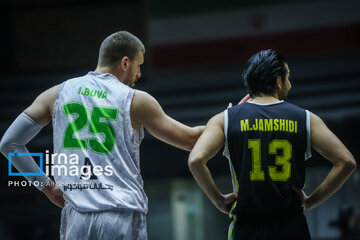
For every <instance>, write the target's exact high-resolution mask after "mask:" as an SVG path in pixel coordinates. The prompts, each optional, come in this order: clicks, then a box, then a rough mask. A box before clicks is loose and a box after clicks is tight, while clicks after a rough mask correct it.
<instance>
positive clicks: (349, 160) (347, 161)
mask: <svg viewBox="0 0 360 240" xmlns="http://www.w3.org/2000/svg"><path fill="white" fill-rule="evenodd" d="M342 163H343V164H342V165H343V168H344V169H345V170H347V171H349V172H353V171H355V169H356V161H355V158H354V157H353V156H352V155H350V156H346V157H345V158H344V160H343V161H342Z"/></svg>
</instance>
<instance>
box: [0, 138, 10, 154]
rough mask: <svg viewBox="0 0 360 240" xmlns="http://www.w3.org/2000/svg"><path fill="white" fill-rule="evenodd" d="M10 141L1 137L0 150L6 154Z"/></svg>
mask: <svg viewBox="0 0 360 240" xmlns="http://www.w3.org/2000/svg"><path fill="white" fill-rule="evenodd" d="M10 145H11V142H10V141H9V140H8V139H4V138H2V139H1V141H0V152H1V153H2V154H4V155H5V156H7V154H8V149H9V148H10Z"/></svg>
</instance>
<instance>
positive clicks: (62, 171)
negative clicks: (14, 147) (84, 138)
mask: <svg viewBox="0 0 360 240" xmlns="http://www.w3.org/2000/svg"><path fill="white" fill-rule="evenodd" d="M29 158H31V159H29ZM8 159H9V166H8V174H9V176H43V175H44V174H45V175H46V176H52V177H56V176H71V177H79V178H80V179H81V180H90V179H97V177H98V176H102V175H105V176H111V175H113V168H112V166H111V165H106V166H101V165H93V164H92V162H91V160H90V158H89V157H85V159H84V161H83V164H81V163H80V159H79V155H77V154H75V153H72V154H70V155H69V156H68V155H67V154H65V153H52V154H50V153H49V150H46V151H45V156H44V154H43V153H19V152H18V151H14V152H13V153H8ZM32 159H34V160H35V161H36V160H39V172H23V171H22V172H14V171H13V166H12V165H13V163H14V162H18V163H20V162H21V161H22V163H24V161H29V160H32Z"/></svg>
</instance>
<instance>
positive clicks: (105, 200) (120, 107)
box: [51, 72, 148, 213]
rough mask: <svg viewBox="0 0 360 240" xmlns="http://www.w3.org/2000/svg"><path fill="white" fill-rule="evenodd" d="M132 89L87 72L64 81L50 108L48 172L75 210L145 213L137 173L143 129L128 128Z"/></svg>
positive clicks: (96, 73) (143, 193)
mask: <svg viewBox="0 0 360 240" xmlns="http://www.w3.org/2000/svg"><path fill="white" fill-rule="evenodd" d="M134 92H135V90H134V89H132V88H130V87H128V86H126V85H124V84H123V83H121V82H120V81H119V80H118V79H117V78H116V77H115V76H113V75H112V74H109V73H106V74H102V73H98V72H89V73H88V74H87V75H85V76H83V77H79V78H74V79H70V80H68V81H66V82H64V83H63V84H62V85H61V87H60V90H59V93H58V96H57V99H56V101H55V104H54V109H53V130H54V153H57V154H58V155H57V156H55V157H54V164H53V166H52V169H51V174H52V175H53V176H54V178H55V181H56V183H57V184H58V186H59V187H60V188H61V189H62V191H63V193H64V197H65V199H66V201H67V202H68V203H69V204H70V205H71V206H72V207H73V208H75V209H76V210H78V211H80V212H91V211H104V210H111V209H118V208H127V209H132V210H137V211H141V212H145V213H146V212H147V206H148V199H147V196H146V194H145V192H144V190H143V180H142V177H141V175H140V162H139V147H140V142H141V140H142V138H143V135H144V134H143V129H142V128H141V130H140V131H139V132H138V131H136V130H134V129H133V128H132V125H131V119H130V105H131V101H132V98H133V96H134Z"/></svg>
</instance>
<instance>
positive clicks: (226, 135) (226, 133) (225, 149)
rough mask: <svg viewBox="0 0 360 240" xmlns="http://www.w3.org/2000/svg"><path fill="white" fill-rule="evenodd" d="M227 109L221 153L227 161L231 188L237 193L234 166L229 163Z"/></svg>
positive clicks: (237, 187) (226, 111)
mask: <svg viewBox="0 0 360 240" xmlns="http://www.w3.org/2000/svg"><path fill="white" fill-rule="evenodd" d="M228 114H229V113H228V109H226V110H225V111H224V135H225V146H224V151H223V155H224V156H225V157H226V158H227V159H228V161H229V168H230V173H231V183H232V187H233V191H234V192H238V189H239V184H238V182H237V177H236V173H235V169H234V166H233V164H232V162H231V158H230V152H229V145H228V126H229V116H228Z"/></svg>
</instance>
